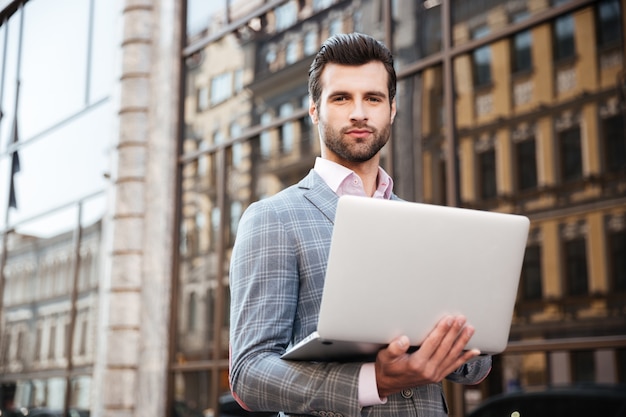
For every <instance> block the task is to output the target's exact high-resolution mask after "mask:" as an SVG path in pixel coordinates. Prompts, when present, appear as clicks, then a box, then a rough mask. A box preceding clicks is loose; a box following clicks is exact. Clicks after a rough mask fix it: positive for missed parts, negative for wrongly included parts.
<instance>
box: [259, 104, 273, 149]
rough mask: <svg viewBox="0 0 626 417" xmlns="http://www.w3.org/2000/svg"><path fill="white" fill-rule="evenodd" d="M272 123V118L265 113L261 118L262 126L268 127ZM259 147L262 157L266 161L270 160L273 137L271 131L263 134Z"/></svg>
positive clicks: (265, 131)
mask: <svg viewBox="0 0 626 417" xmlns="http://www.w3.org/2000/svg"><path fill="white" fill-rule="evenodd" d="M271 121H272V116H271V115H270V114H269V113H263V115H262V116H261V125H262V126H265V125H268V124H269V123H270V122H271ZM259 142H260V144H259V146H260V148H261V149H260V151H261V157H263V158H264V159H268V158H269V157H270V156H271V154H272V136H271V133H270V131H269V130H264V131H263V132H261V136H260V138H259Z"/></svg>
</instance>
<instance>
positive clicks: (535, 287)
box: [521, 245, 543, 300]
mask: <svg viewBox="0 0 626 417" xmlns="http://www.w3.org/2000/svg"><path fill="white" fill-rule="evenodd" d="M521 290H522V298H523V299H524V300H538V299H541V296H542V293H543V290H542V285H541V247H540V246H537V245H533V246H529V247H527V248H526V253H525V254H524V264H523V267H522V277H521Z"/></svg>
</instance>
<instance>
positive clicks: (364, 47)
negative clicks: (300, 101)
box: [309, 33, 396, 105]
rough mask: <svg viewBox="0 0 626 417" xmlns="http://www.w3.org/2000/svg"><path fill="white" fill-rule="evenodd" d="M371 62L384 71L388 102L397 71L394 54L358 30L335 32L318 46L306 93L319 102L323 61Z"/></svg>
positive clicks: (348, 63)
mask: <svg viewBox="0 0 626 417" xmlns="http://www.w3.org/2000/svg"><path fill="white" fill-rule="evenodd" d="M372 61H379V62H381V63H382V64H383V65H384V67H385V69H386V70H387V74H388V80H387V85H388V89H389V100H390V102H391V101H393V99H394V98H395V96H396V71H395V69H394V67H393V56H392V55H391V52H390V51H389V49H387V47H386V46H385V45H383V44H382V43H381V42H379V41H377V40H376V39H374V38H372V37H371V36H368V35H364V34H361V33H351V34H338V35H335V36H332V37H330V38H329V39H327V40H326V42H324V44H323V45H322V46H321V48H320V50H319V52H318V53H317V55H316V56H315V59H313V62H312V63H311V67H310V69H309V95H310V97H311V99H312V100H313V103H315V104H316V105H319V100H320V96H321V94H322V83H321V75H322V71H324V68H325V67H326V64H329V63H333V64H340V65H355V66H356V65H363V64H367V63H369V62H372Z"/></svg>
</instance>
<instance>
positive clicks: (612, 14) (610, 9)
mask: <svg viewBox="0 0 626 417" xmlns="http://www.w3.org/2000/svg"><path fill="white" fill-rule="evenodd" d="M597 7H598V11H597V16H598V46H600V47H607V46H614V45H619V44H620V43H621V42H622V25H621V15H622V14H621V11H620V2H619V0H602V1H600V2H599V3H598V6H597Z"/></svg>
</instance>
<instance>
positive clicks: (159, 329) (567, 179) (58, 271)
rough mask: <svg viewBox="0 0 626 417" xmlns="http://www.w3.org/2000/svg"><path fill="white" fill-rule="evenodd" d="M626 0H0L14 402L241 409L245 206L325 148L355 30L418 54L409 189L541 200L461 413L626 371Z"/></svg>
mask: <svg viewBox="0 0 626 417" xmlns="http://www.w3.org/2000/svg"><path fill="white" fill-rule="evenodd" d="M625 6H626V0H599V1H597V0H560V1H559V0H472V1H467V0H449V1H446V0H425V1H409V0H406V1H405V0H352V1H350V0H211V1H206V0H187V1H185V0H55V1H51V0H48V1H44V0H29V1H26V0H0V110H1V113H0V115H1V119H0V222H1V223H0V232H1V234H0V238H1V241H0V245H1V247H0V250H1V257H0V272H1V273H0V400H1V403H0V408H1V409H2V410H3V412H4V413H5V414H10V413H11V412H19V413H22V414H24V412H25V411H27V410H29V412H30V413H31V414H34V410H35V409H41V408H45V409H48V410H53V411H54V412H57V413H59V414H58V415H62V414H63V413H65V414H66V415H72V416H74V415H76V414H72V413H76V412H79V411H80V412H81V413H83V415H84V413H85V412H87V413H91V414H92V415H97V416H100V415H102V416H116V417H117V416H119V417H122V416H124V417H126V416H139V415H142V416H143V415H145V416H148V415H149V416H177V417H183V416H202V415H204V416H206V417H209V416H217V415H226V413H231V412H232V413H236V412H239V410H236V409H233V407H232V401H231V400H230V399H229V397H228V395H227V393H228V390H229V387H228V379H227V372H228V330H229V313H228V311H229V285H228V268H229V260H230V251H231V248H232V245H233V242H234V239H235V236H236V233H237V224H238V221H239V218H240V216H241V214H242V212H243V211H244V210H245V209H246V207H247V206H248V205H249V204H250V203H251V202H253V201H255V200H258V199H262V198H264V197H267V196H270V195H272V194H275V193H276V192H278V191H279V190H281V189H283V188H285V187H287V186H289V185H291V184H293V183H295V182H296V181H298V180H299V179H300V178H301V177H303V176H304V175H306V173H307V172H308V171H309V170H310V168H311V167H312V166H313V163H314V159H315V157H316V156H317V155H319V143H318V137H317V132H316V131H315V129H314V127H313V125H312V124H311V122H310V120H309V117H308V113H307V108H308V97H307V72H308V67H309V65H310V63H311V60H312V57H313V55H314V54H315V53H316V52H317V50H318V48H319V46H320V44H321V43H322V42H323V41H324V40H325V39H326V38H327V37H328V36H330V35H332V34H335V33H340V32H344V33H346V32H352V31H359V32H364V33H368V34H370V35H372V36H374V37H375V38H377V39H379V40H381V41H383V42H384V43H385V44H386V45H387V46H388V47H389V48H390V49H391V50H392V51H393V53H394V55H395V58H396V70H397V73H398V76H399V85H398V95H397V105H398V115H397V117H396V122H395V124H394V130H393V138H392V141H391V142H390V143H389V145H388V146H387V147H386V148H385V150H384V155H383V161H382V163H383V166H384V168H385V169H386V170H387V171H388V172H390V173H391V174H392V176H393V177H394V179H395V191H396V193H397V194H398V195H399V196H400V197H401V198H404V199H407V200H412V201H419V202H425V203H432V204H441V205H451V206H461V207H468V208H474V209H482V210H492V211H499V212H506V213H518V214H524V215H526V216H528V217H530V219H531V231H530V236H529V239H528V244H527V249H526V257H525V261H524V267H523V271H522V276H521V281H520V287H519V294H518V299H517V304H516V308H515V313H514V318H513V325H512V328H511V333H510V342H509V345H508V348H507V350H506V351H505V352H504V353H503V354H501V355H497V356H496V357H494V369H493V371H492V373H491V375H490V376H489V377H488V378H487V379H486V380H485V381H484V382H482V383H481V384H480V385H477V386H470V387H462V386H456V385H452V384H450V385H448V384H446V386H445V388H446V390H447V391H448V399H449V406H450V415H452V416H455V417H461V416H464V415H466V414H467V413H469V412H471V411H472V410H474V409H476V408H477V407H478V406H480V405H481V404H482V403H484V402H485V401H488V400H489V399H490V398H492V397H494V396H498V395H502V394H507V393H516V392H520V391H521V392H541V391H545V390H547V389H548V388H550V387H553V386H564V385H565V386H580V385H581V384H585V385H610V386H618V387H619V386H621V385H620V384H624V383H626V134H625V132H626V130H625V129H626V126H625V124H624V115H625V112H626V72H625V71H624V48H625V38H624V36H625V35H624V26H625V23H626V20H625V19H626V18H625V15H624V8H625ZM425 290H427V289H425ZM16 410H17V411H16ZM20 410H22V411H20Z"/></svg>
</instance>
